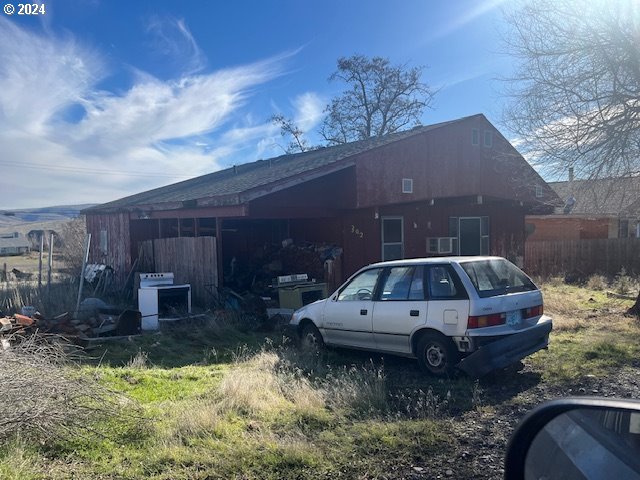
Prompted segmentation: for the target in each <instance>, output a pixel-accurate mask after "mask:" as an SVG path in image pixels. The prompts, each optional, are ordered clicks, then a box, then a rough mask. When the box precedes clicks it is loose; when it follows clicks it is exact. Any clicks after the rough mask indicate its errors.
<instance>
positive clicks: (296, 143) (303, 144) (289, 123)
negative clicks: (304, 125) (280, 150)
mask: <svg viewBox="0 0 640 480" xmlns="http://www.w3.org/2000/svg"><path fill="white" fill-rule="evenodd" d="M271 123H273V124H274V125H276V126H278V127H280V135H282V136H283V137H289V138H291V141H290V142H289V144H288V145H287V147H286V148H285V149H284V151H285V152H286V153H298V152H306V151H307V150H312V147H310V146H309V142H307V140H306V139H305V138H304V132H303V131H302V130H301V129H300V127H298V125H297V124H296V123H295V122H294V121H293V119H291V118H286V117H285V116H284V115H281V114H277V115H273V116H272V117H271Z"/></svg>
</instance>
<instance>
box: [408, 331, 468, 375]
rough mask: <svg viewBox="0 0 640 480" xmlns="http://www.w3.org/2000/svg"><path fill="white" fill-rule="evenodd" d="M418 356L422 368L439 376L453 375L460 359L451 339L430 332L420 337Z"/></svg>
mask: <svg viewBox="0 0 640 480" xmlns="http://www.w3.org/2000/svg"><path fill="white" fill-rule="evenodd" d="M416 356H417V357H418V364H419V365H420V368H421V369H422V370H424V371H425V372H428V373H431V374H432V375H436V376H438V377H447V376H451V375H453V373H454V371H455V366H456V364H457V363H458V361H459V360H460V354H459V353H458V350H457V349H456V346H455V345H454V343H453V342H452V341H451V339H449V338H447V337H445V336H444V335H440V334H437V333H428V334H426V335H424V336H423V337H422V338H421V339H420V341H419V342H418V350H417V352H416Z"/></svg>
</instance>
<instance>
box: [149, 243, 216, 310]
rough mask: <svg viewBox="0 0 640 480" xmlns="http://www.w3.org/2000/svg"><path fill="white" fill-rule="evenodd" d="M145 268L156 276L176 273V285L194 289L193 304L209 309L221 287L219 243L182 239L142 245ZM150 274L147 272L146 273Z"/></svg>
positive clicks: (192, 290)
mask: <svg viewBox="0 0 640 480" xmlns="http://www.w3.org/2000/svg"><path fill="white" fill-rule="evenodd" d="M139 255H140V259H141V264H142V265H143V266H144V267H145V268H149V267H150V266H151V265H153V271H154V272H156V273H161V272H173V275H174V283H175V284H185V283H188V284H190V285H191V297H192V302H193V303H194V304H196V305H206V304H207V303H208V302H209V301H210V300H211V294H210V293H209V290H211V289H213V290H214V291H215V288H216V287H217V285H218V274H217V272H218V270H217V269H218V267H217V260H216V239H215V238H214V237H196V238H190V237H182V238H162V239H156V240H146V241H143V242H141V243H140V254H139ZM144 273H147V272H144Z"/></svg>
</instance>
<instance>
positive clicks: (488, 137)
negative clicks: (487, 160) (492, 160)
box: [484, 130, 493, 147]
mask: <svg viewBox="0 0 640 480" xmlns="http://www.w3.org/2000/svg"><path fill="white" fill-rule="evenodd" d="M492 145H493V132H492V131H491V130H485V131H484V146H485V147H490V146H492Z"/></svg>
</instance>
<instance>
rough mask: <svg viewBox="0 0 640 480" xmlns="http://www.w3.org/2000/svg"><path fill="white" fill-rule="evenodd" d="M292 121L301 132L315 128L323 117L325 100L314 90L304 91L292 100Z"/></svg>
mask: <svg viewBox="0 0 640 480" xmlns="http://www.w3.org/2000/svg"><path fill="white" fill-rule="evenodd" d="M293 106H294V108H295V115H294V118H293V120H294V122H295V123H296V125H298V126H299V127H300V129H301V130H302V131H303V132H309V131H310V130H312V129H313V128H315V127H316V126H317V125H318V124H319V123H320V121H321V120H322V117H323V112H324V108H325V106H326V102H325V101H324V100H323V99H322V98H321V97H320V96H319V95H318V94H317V93H315V92H306V93H303V94H302V95H298V96H297V97H296V98H295V99H294V100H293Z"/></svg>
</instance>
